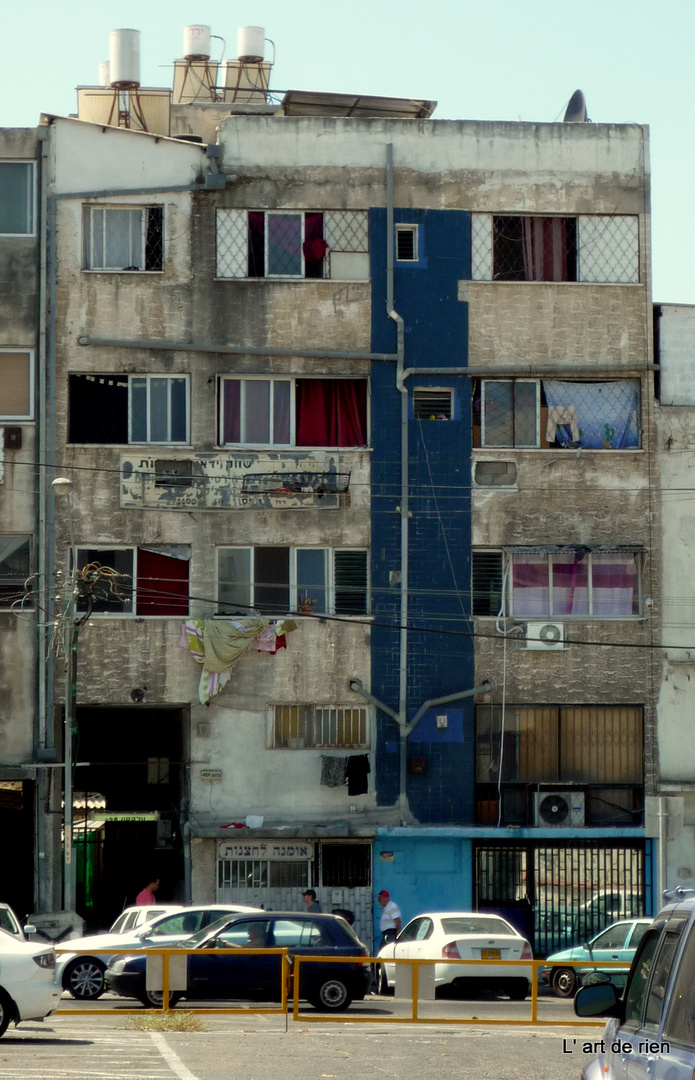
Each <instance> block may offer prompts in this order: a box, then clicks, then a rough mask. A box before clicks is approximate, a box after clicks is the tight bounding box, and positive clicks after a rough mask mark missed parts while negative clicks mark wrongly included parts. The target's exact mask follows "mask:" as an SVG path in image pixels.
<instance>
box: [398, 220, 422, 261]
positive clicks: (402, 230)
mask: <svg viewBox="0 0 695 1080" xmlns="http://www.w3.org/2000/svg"><path fill="white" fill-rule="evenodd" d="M419 257H420V256H419V253H418V227H417V225H396V261H397V262H417V261H418V259H419Z"/></svg>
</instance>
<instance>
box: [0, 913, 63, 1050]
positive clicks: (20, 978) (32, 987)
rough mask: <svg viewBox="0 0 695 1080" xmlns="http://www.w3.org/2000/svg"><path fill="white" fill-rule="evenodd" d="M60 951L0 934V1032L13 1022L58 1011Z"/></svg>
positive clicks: (36, 1018) (42, 1017)
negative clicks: (57, 980)
mask: <svg viewBox="0 0 695 1080" xmlns="http://www.w3.org/2000/svg"><path fill="white" fill-rule="evenodd" d="M55 971H56V954H55V950H54V949H53V948H51V947H48V946H47V945H45V944H43V945H36V944H34V943H33V942H29V941H19V940H18V939H17V938H16V937H12V936H10V935H9V934H0V1035H4V1033H5V1031H6V1030H7V1025H8V1024H9V1023H10V1022H13V1023H15V1024H19V1023H20V1021H22V1020H43V1019H44V1017H45V1016H50V1015H51V1013H52V1012H55V1010H56V1008H57V1007H58V1002H59V1001H60V986H59V985H58V983H57V982H56V980H55Z"/></svg>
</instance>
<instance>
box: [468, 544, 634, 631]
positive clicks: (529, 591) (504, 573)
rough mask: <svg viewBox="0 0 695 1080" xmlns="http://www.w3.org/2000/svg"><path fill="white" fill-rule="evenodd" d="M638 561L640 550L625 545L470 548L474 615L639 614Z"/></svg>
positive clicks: (614, 616)
mask: <svg viewBox="0 0 695 1080" xmlns="http://www.w3.org/2000/svg"><path fill="white" fill-rule="evenodd" d="M643 561H644V553H643V551H642V550H641V549H640V548H637V547H630V546H624V545H623V546H616V547H610V546H609V545H600V546H597V547H595V548H589V547H586V546H584V545H566V546H554V545H537V546H533V547H523V546H520V547H510V548H506V549H505V550H504V551H503V552H500V551H497V552H495V551H493V550H489V549H479V550H474V551H473V557H472V575H473V578H472V581H473V584H472V591H473V614H477V615H496V614H497V613H498V612H500V611H502V610H503V614H505V615H508V616H510V617H512V618H517V619H546V618H563V619H566V618H585V619H587V618H590V619H626V618H631V617H634V616H638V615H640V614H641V612H642V595H641V577H642V568H643ZM495 609H496V610H495Z"/></svg>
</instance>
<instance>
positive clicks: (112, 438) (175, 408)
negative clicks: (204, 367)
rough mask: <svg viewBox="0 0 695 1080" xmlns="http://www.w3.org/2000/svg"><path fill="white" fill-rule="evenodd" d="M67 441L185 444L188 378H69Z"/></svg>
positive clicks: (109, 376) (91, 376) (186, 441)
mask: <svg viewBox="0 0 695 1080" xmlns="http://www.w3.org/2000/svg"><path fill="white" fill-rule="evenodd" d="M68 390H69V435H68V440H69V442H71V443H97V444H101V445H108V444H116V445H124V444H128V443H143V444H146V445H147V444H150V445H152V444H154V445H174V444H175V445H180V444H186V443H188V441H189V435H188V427H189V377H188V375H117V374H113V375H96V374H94V375H93V374H89V375H87V374H79V375H70V376H69V382H68Z"/></svg>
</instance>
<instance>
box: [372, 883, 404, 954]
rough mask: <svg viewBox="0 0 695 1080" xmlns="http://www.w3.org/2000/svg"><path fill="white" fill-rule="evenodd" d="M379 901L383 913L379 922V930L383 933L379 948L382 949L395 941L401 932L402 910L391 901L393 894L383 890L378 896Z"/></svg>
mask: <svg viewBox="0 0 695 1080" xmlns="http://www.w3.org/2000/svg"><path fill="white" fill-rule="evenodd" d="M377 900H378V901H379V903H380V904H381V907H382V912H381V919H380V920H379V930H380V931H381V941H380V942H379V948H380V949H381V948H382V947H383V946H384V945H386V944H387V943H388V942H389V941H393V940H394V939H395V938H397V937H398V935H399V934H400V932H401V909H400V908H399V906H398V904H396V903H395V902H394V901H393V900H392V899H391V894H390V893H389V892H387V891H386V889H382V890H381V892H380V893H379V894H378V896H377Z"/></svg>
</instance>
